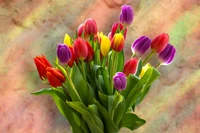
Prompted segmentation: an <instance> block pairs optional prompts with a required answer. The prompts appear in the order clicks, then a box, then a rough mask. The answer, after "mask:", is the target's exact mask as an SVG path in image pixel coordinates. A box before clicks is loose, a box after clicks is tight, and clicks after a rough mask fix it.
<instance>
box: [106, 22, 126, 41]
mask: <svg viewBox="0 0 200 133" xmlns="http://www.w3.org/2000/svg"><path fill="white" fill-rule="evenodd" d="M117 30H119V31H117ZM122 30H124V31H123V35H124V38H126V33H127V28H125V29H124V26H123V24H121V23H120V22H117V23H114V24H113V26H112V29H111V35H110V38H111V40H112V38H113V36H114V35H115V33H119V32H121V31H122Z"/></svg>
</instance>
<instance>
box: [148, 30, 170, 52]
mask: <svg viewBox="0 0 200 133" xmlns="http://www.w3.org/2000/svg"><path fill="white" fill-rule="evenodd" d="M168 42H169V35H168V34H166V33H162V34H160V35H158V36H157V37H155V38H154V39H153V40H152V42H151V49H152V50H155V52H157V53H160V52H162V51H163V50H164V49H165V47H166V46H167V44H168Z"/></svg>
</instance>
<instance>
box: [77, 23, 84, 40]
mask: <svg viewBox="0 0 200 133" xmlns="http://www.w3.org/2000/svg"><path fill="white" fill-rule="evenodd" d="M77 32H78V37H82V35H83V36H84V37H85V36H86V35H85V24H81V25H80V26H79V27H78V30H77Z"/></svg>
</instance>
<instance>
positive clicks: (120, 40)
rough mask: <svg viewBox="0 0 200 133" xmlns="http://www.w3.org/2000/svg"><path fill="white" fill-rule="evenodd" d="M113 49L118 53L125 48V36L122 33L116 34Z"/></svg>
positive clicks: (112, 44)
mask: <svg viewBox="0 0 200 133" xmlns="http://www.w3.org/2000/svg"><path fill="white" fill-rule="evenodd" d="M111 47H112V49H113V50H115V51H116V52H120V51H122V49H123V48H124V36H123V35H122V33H116V34H115V35H114V37H113V38H112V41H111Z"/></svg>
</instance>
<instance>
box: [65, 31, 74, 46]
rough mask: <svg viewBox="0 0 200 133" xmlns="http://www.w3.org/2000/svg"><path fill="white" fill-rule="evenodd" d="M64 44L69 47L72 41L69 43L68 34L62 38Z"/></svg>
mask: <svg viewBox="0 0 200 133" xmlns="http://www.w3.org/2000/svg"><path fill="white" fill-rule="evenodd" d="M63 43H64V44H66V45H67V46H68V47H71V46H72V43H71V38H70V36H69V35H68V34H65V38H64V42H63Z"/></svg>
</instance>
